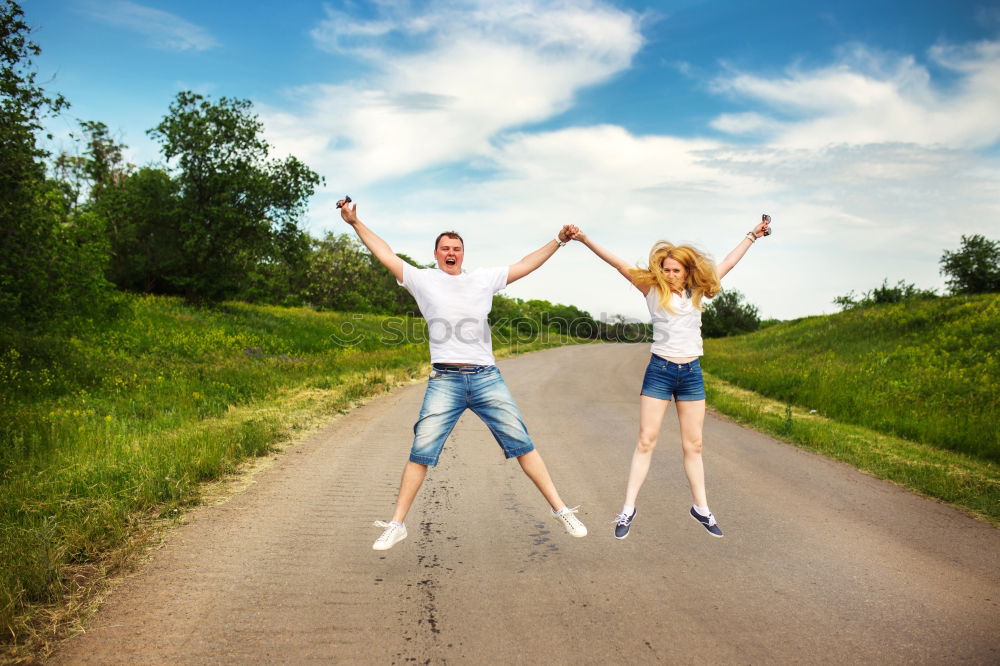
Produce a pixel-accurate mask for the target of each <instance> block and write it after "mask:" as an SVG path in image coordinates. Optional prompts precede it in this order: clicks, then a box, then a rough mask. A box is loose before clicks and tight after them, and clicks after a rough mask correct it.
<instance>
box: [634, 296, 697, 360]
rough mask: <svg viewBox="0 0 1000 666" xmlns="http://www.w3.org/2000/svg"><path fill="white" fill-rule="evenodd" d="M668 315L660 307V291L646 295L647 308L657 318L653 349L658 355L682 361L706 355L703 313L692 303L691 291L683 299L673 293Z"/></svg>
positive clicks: (654, 319) (654, 321)
mask: <svg viewBox="0 0 1000 666" xmlns="http://www.w3.org/2000/svg"><path fill="white" fill-rule="evenodd" d="M670 306H671V307H672V308H673V309H674V311H673V312H667V311H666V310H664V309H663V306H662V305H660V291H659V290H658V289H657V288H656V287H653V288H651V289H650V290H649V292H648V293H647V294H646V307H647V308H649V314H650V316H652V318H653V348H652V349H651V351H652V352H653V353H654V354H656V355H657V356H672V357H674V358H681V357H687V356H701V355H702V354H704V351H703V346H702V342H701V310H699V309H698V308H696V307H695V306H694V303H692V302H691V294H690V292H686V293H685V294H684V295H683V296H682V295H680V294H675V293H673V292H671V294H670Z"/></svg>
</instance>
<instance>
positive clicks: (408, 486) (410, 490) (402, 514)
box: [392, 460, 427, 523]
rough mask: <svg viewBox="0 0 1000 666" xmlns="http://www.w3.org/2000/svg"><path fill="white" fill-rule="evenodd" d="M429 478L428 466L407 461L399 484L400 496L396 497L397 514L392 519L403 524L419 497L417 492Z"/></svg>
mask: <svg viewBox="0 0 1000 666" xmlns="http://www.w3.org/2000/svg"><path fill="white" fill-rule="evenodd" d="M426 476H427V465H421V464H420V463H415V462H413V461H412V460H407V461H406V467H404V468H403V478H402V480H401V481H400V482H399V495H397V496H396V512H395V513H394V514H392V519H393V520H394V521H395V522H397V523H402V522H403V520H404V519H405V518H406V514H407V513H409V511H410V507H411V506H412V505H413V500H414V498H416V496H417V491H419V490H420V486H421V485H423V483H424V478H425V477H426Z"/></svg>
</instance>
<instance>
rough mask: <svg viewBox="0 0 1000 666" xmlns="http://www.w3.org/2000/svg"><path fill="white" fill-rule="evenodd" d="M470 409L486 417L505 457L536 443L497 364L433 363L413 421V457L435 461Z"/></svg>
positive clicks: (531, 448)
mask: <svg viewBox="0 0 1000 666" xmlns="http://www.w3.org/2000/svg"><path fill="white" fill-rule="evenodd" d="M466 409H471V410H472V411H473V412H474V413H475V414H476V416H478V417H479V418H481V419H482V420H483V423H485V424H486V427H487V428H489V429H490V432H491V433H493V437H494V438H495V439H496V440H497V443H498V444H499V445H500V448H501V449H503V454H504V456H505V457H507V458H516V457H517V456H523V455H524V454H525V453H528V452H529V451H532V450H533V449H534V448H535V445H534V444H532V443H531V438H530V437H528V428H527V427H526V426H525V425H524V420H523V419H522V418H521V412H520V411H519V410H518V408H517V405H516V404H514V397H513V396H512V395H511V394H510V391H509V390H508V389H507V385H506V384H505V383H504V381H503V377H501V376H500V370H498V369H497V367H496V366H495V365H464V366H449V365H440V364H437V363H435V364H434V366H433V367H432V369H431V375H430V378H429V379H428V380H427V390H426V391H425V392H424V403H423V405H421V407H420V416H419V417H418V418H417V422H416V424H414V426H413V448H412V449H410V460H411V461H412V462H415V463H420V464H421V465H430V466H434V465H437V462H438V458H440V457H441V450H442V449H443V448H444V442H445V440H446V439H448V435H450V434H451V431H452V429H453V428H454V427H455V423H457V422H458V417H460V416H461V415H462V413H463V412H465V410H466Z"/></svg>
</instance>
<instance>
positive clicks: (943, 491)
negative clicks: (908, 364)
mask: <svg viewBox="0 0 1000 666" xmlns="http://www.w3.org/2000/svg"><path fill="white" fill-rule="evenodd" d="M705 391H706V393H707V395H708V404H709V405H710V406H711V407H712V408H713V409H715V410H717V411H719V412H722V413H723V414H726V415H727V416H730V417H732V418H733V419H735V420H736V421H738V422H740V423H744V424H747V425H749V426H751V427H753V428H754V429H756V430H760V431H762V432H766V433H768V434H770V435H773V436H775V437H777V438H779V439H783V440H785V441H788V442H792V443H794V444H797V445H799V446H801V447H802V448H805V449H809V450H811V451H815V452H816V453H819V454H822V455H824V456H827V457H828V458H833V459H835V460H840V461H842V462H845V463H848V464H850V465H852V466H854V467H856V468H857V469H859V470H861V471H863V472H867V473H868V474H871V475H872V476H875V477H877V478H880V479H884V480H886V481H891V482H893V483H895V484H897V485H900V486H903V487H904V488H907V489H909V490H912V491H914V492H916V493H919V494H921V495H924V496H926V497H932V498H934V499H938V500H941V501H944V502H947V503H949V504H951V505H953V506H955V507H957V508H959V509H962V510H964V511H966V512H967V513H969V514H971V515H973V516H976V517H977V518H980V519H983V520H986V521H988V522H990V523H992V524H993V525H995V526H997V527H1000V466H998V465H997V464H996V463H993V462H990V461H985V460H981V459H979V458H976V457H974V456H969V455H966V454H962V453H955V452H953V451H948V450H946V449H941V448H937V447H935V446H932V445H930V444H921V443H918V442H911V441H908V440H905V439H901V438H899V437H893V436H892V435H886V434H883V433H880V432H876V431H874V430H871V429H869V428H865V427H862V426H857V425H849V424H844V423H838V422H837V421H834V420H831V419H828V418H825V417H823V416H819V415H818V414H810V413H809V411H810V410H806V409H802V408H797V407H792V406H790V405H787V404H785V403H782V402H779V401H776V400H772V399H769V398H765V397H763V396H761V395H759V394H756V393H753V392H750V391H747V390H745V389H740V388H738V387H735V386H733V385H732V384H729V383H728V382H725V381H723V380H721V379H719V378H717V377H714V376H712V375H711V374H710V373H708V372H706V373H705Z"/></svg>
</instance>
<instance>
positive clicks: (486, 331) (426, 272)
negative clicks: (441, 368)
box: [399, 261, 507, 365]
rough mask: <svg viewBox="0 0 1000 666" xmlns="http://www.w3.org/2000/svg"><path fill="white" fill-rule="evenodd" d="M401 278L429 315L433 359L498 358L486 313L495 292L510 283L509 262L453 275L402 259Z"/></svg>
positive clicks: (482, 361)
mask: <svg viewBox="0 0 1000 666" xmlns="http://www.w3.org/2000/svg"><path fill="white" fill-rule="evenodd" d="M399 284H400V285H402V286H404V287H406V290H407V291H409V292H410V293H411V294H413V298H415V299H416V301H417V307H419V308H420V314H422V315H423V316H424V319H425V320H426V321H427V335H428V338H429V342H430V348H431V363H468V364H470V365H494V364H495V363H496V360H495V359H494V358H493V337H492V336H491V335H490V325H489V321H488V320H487V315H489V313H490V310H492V309H493V294H495V293H497V292H498V291H500V290H501V289H503V288H504V287H506V286H507V267H506V266H498V267H495V268H477V269H475V270H473V271H471V272H468V273H462V274H460V275H449V274H448V273H445V272H444V271H442V270H441V269H440V268H416V267H414V266H411V265H410V264H408V263H406V262H405V261H404V262H403V281H402V282H399Z"/></svg>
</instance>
